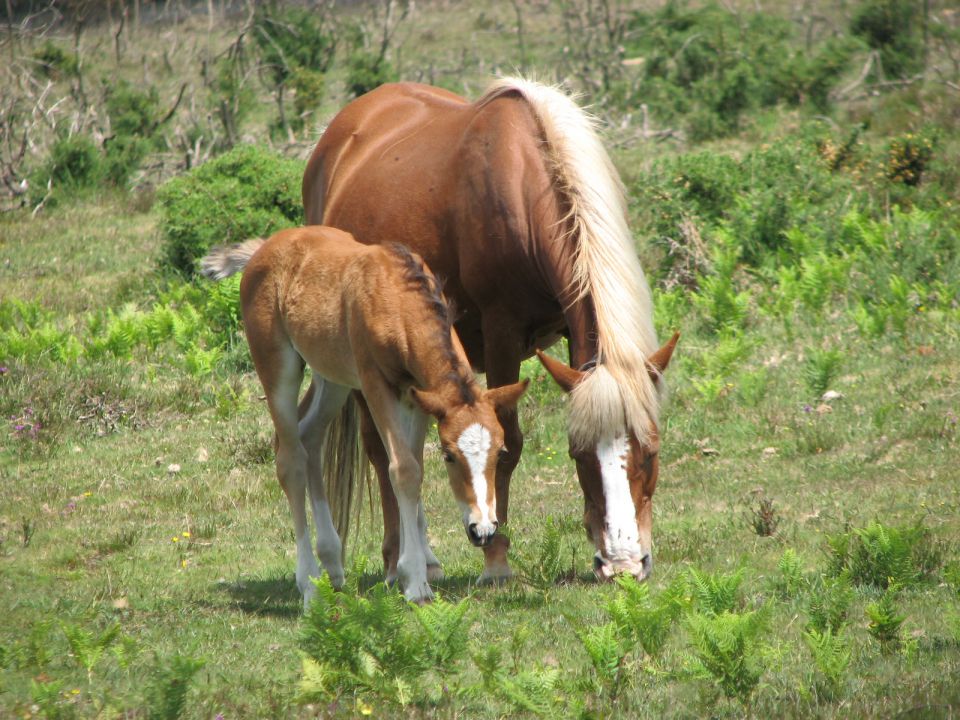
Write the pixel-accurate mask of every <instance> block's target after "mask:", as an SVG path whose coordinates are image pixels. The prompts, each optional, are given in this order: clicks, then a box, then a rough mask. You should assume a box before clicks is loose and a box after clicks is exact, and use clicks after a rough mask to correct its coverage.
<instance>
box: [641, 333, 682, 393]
mask: <svg viewBox="0 0 960 720" xmlns="http://www.w3.org/2000/svg"><path fill="white" fill-rule="evenodd" d="M679 339H680V333H679V332H675V333H674V334H673V337H672V338H670V339H669V340H667V342H666V344H665V345H664V346H663V347H662V348H660V349H659V350H657V351H656V352H654V353H653V354H651V355H650V357H648V358H647V365H649V367H648V368H647V371H648V372H649V373H650V378H651V379H652V380H653V381H654V382H657V381H658V380H660V376H661V375H663V373H665V372H666V371H667V365H669V364H670V358H671V357H673V350H674V348H675V347H676V346H677V340H679Z"/></svg>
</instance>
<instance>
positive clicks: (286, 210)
mask: <svg viewBox="0 0 960 720" xmlns="http://www.w3.org/2000/svg"><path fill="white" fill-rule="evenodd" d="M302 175H303V164H302V163H301V162H300V161H297V160H290V159H288V158H284V157H282V156H281V155H278V154H276V153H273V152H271V151H269V150H266V149H264V148H261V147H257V146H253V145H241V146H237V147H235V148H234V149H233V150H231V151H230V152H228V153H226V154H224V155H221V156H220V157H218V158H216V159H215V160H211V161H210V162H208V163H206V164H204V165H201V166H200V167H198V168H196V169H194V170H192V171H190V172H189V173H187V174H186V175H182V176H180V177H177V178H174V179H173V180H171V181H170V182H168V183H167V184H165V185H164V186H163V187H161V188H160V190H159V191H158V193H157V199H158V204H159V207H160V228H161V231H162V232H163V235H164V241H165V248H164V257H163V260H162V263H163V264H164V265H165V266H167V267H169V268H171V269H174V270H176V271H179V272H181V273H184V274H186V275H192V274H193V273H194V271H195V267H194V264H195V262H196V261H197V260H198V259H199V258H200V257H202V256H203V254H204V253H206V251H207V250H209V249H210V248H211V247H212V246H214V245H219V244H221V243H230V242H240V241H242V240H246V239H247V238H250V237H263V236H266V235H269V234H271V233H274V232H276V231H277V230H280V229H281V228H284V227H291V226H294V225H298V224H300V223H302V222H303V205H302V202H301V199H300V181H301V177H302Z"/></svg>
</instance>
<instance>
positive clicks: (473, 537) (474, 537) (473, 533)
mask: <svg viewBox="0 0 960 720" xmlns="http://www.w3.org/2000/svg"><path fill="white" fill-rule="evenodd" d="M467 535H469V536H470V541H471V542H473V543H479V542H480V533H478V532H477V524H476V523H470V526H469V527H468V528H467Z"/></svg>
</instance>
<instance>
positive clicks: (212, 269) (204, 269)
mask: <svg viewBox="0 0 960 720" xmlns="http://www.w3.org/2000/svg"><path fill="white" fill-rule="evenodd" d="M266 241H267V239H266V238H251V239H250V240H244V241H243V242H242V243H236V244H234V245H220V246H218V247H215V248H213V249H212V250H210V251H209V252H208V253H207V254H206V256H205V257H204V258H203V260H201V261H200V273H201V274H202V275H203V276H204V277H207V278H210V279H211V280H224V279H226V278H228V277H230V276H231V275H233V274H235V273H238V272H240V271H241V270H243V269H244V268H245V267H246V266H247V263H248V262H250V258H252V257H253V255H254V253H255V252H257V250H259V249H260V246H261V245H263V244H264V243H265V242H266Z"/></svg>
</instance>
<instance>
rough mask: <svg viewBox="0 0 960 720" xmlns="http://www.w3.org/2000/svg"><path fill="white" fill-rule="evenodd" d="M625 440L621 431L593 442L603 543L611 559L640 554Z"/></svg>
mask: <svg viewBox="0 0 960 720" xmlns="http://www.w3.org/2000/svg"><path fill="white" fill-rule="evenodd" d="M628 452H629V442H628V440H627V436H626V434H625V433H622V432H621V433H617V434H616V435H614V436H613V437H612V438H604V439H603V440H601V441H600V442H599V443H597V460H599V461H600V477H601V478H602V481H603V498H604V504H605V505H606V525H607V527H606V534H605V545H606V554H607V557H608V558H610V559H613V560H621V559H622V560H627V559H635V558H636V557H637V556H639V555H641V554H642V550H641V548H640V542H639V539H640V533H639V531H638V529H637V511H636V509H635V508H634V506H633V497H632V496H631V494H630V480H629V479H628V478H627V453H628Z"/></svg>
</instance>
